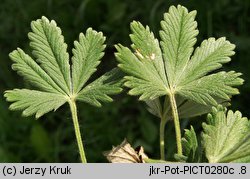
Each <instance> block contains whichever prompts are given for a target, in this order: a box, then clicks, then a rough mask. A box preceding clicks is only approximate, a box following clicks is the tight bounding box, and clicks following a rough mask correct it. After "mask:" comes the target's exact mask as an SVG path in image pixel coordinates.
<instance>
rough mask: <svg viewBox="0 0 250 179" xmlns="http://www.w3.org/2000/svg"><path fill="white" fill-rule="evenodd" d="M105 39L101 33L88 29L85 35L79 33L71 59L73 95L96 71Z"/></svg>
mask: <svg viewBox="0 0 250 179" xmlns="http://www.w3.org/2000/svg"><path fill="white" fill-rule="evenodd" d="M104 41H105V37H104V36H103V35H102V33H101V32H99V33H98V32H96V31H94V30H92V29H91V28H89V29H88V30H87V31H86V35H84V34H83V33H80V35H79V42H78V41H75V42H74V45H75V48H74V49H73V50H72V51H73V54H74V55H73V57H72V78H73V84H74V86H73V88H74V89H73V90H74V93H78V92H79V91H80V90H81V89H82V87H83V85H84V84H85V83H86V82H87V80H88V79H89V78H90V76H91V75H92V74H93V73H94V72H95V71H96V67H97V66H98V65H99V63H100V59H101V58H102V57H103V55H104V52H103V50H104V48H105V45H104Z"/></svg>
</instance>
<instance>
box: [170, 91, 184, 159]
mask: <svg viewBox="0 0 250 179" xmlns="http://www.w3.org/2000/svg"><path fill="white" fill-rule="evenodd" d="M169 98H170V104H171V108H172V117H173V119H174V127H175V136H176V144H177V153H178V154H179V155H182V144H181V127H180V121H179V115H178V111H177V105H176V101H175V96H174V94H170V95H169Z"/></svg>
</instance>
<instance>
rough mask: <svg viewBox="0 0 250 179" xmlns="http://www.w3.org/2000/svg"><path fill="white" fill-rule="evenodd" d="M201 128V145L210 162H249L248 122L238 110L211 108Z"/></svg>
mask: <svg viewBox="0 0 250 179" xmlns="http://www.w3.org/2000/svg"><path fill="white" fill-rule="evenodd" d="M203 129H204V132H203V134H202V139H203V145H204V148H205V153H206V157H207V159H208V161H209V162H210V163H219V162H223V163H224V162H250V150H249V148H250V122H249V120H248V119H247V118H245V117H242V114H241V113H240V112H239V111H236V112H233V111H231V110H229V111H227V110H226V109H225V108H223V107H222V106H218V107H217V108H213V110H212V113H211V114H209V115H208V117H207V123H203Z"/></svg>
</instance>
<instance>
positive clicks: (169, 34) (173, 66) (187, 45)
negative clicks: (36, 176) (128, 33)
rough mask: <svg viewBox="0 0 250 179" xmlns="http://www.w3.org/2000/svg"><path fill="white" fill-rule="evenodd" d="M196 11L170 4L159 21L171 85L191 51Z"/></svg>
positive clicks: (181, 70) (194, 33)
mask: <svg viewBox="0 0 250 179" xmlns="http://www.w3.org/2000/svg"><path fill="white" fill-rule="evenodd" d="M195 16H196V11H191V12H188V10H187V9H186V8H185V7H183V6H180V5H178V6H177V8H176V7H174V6H171V7H170V8H169V12H168V13H165V14H164V20H163V21H161V27H162V30H161V31H160V36H161V40H162V41H161V47H162V51H163V57H164V61H165V68H166V73H167V76H168V81H169V83H170V85H171V86H175V85H176V84H177V82H178V78H180V76H181V75H182V73H183V71H184V69H185V67H186V65H187V63H188V61H189V58H190V56H191V54H192V52H193V46H194V44H195V43H196V36H197V35H198V30H197V22H196V21H195V20H194V19H195Z"/></svg>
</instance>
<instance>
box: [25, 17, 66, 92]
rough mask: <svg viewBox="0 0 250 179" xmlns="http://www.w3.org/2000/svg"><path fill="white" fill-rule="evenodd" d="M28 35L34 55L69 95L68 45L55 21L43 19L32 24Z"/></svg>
mask: <svg viewBox="0 0 250 179" xmlns="http://www.w3.org/2000/svg"><path fill="white" fill-rule="evenodd" d="M31 29H32V32H30V33H29V34H28V36H29V39H30V41H31V42H30V46H31V48H32V49H33V51H32V53H33V55H34V57H35V58H36V61H37V62H38V63H40V65H41V67H42V68H43V69H44V70H45V71H46V72H47V74H48V75H49V76H50V77H51V78H52V79H53V80H54V81H55V82H56V83H57V84H58V86H60V88H61V89H62V90H63V91H64V92H65V93H67V94H69V92H70V66H69V54H68V53H67V44H65V43H64V38H63V36H62V34H61V29H60V28H59V27H57V25H56V22H55V21H53V20H52V21H49V20H48V19H47V18H46V17H42V18H41V19H38V20H36V21H33V22H31Z"/></svg>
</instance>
